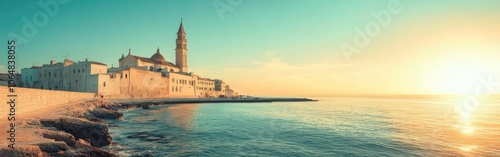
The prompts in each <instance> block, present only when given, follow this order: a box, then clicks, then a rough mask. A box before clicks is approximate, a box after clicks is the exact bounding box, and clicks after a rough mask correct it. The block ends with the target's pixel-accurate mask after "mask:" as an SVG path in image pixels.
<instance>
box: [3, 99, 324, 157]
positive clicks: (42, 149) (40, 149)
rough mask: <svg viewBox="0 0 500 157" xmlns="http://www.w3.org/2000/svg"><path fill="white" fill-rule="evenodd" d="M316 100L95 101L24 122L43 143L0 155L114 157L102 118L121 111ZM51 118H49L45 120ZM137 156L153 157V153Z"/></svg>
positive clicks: (24, 145)
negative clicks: (230, 103)
mask: <svg viewBox="0 0 500 157" xmlns="http://www.w3.org/2000/svg"><path fill="white" fill-rule="evenodd" d="M275 101H288V102H289V101H315V100H312V99H306V98H245V99H242V98H239V99H231V98H225V99H219V98H165V99H108V100H105V99H93V100H88V101H84V102H82V103H79V104H77V106H76V107H75V108H79V109H74V110H72V109H70V108H67V110H65V112H60V113H58V114H55V115H53V116H43V117H41V118H34V119H29V120H25V121H23V122H22V123H23V124H24V125H23V127H22V128H20V129H26V130H30V131H31V132H30V133H31V134H32V135H33V136H34V138H41V139H43V140H39V141H40V142H31V143H29V144H21V145H19V146H16V149H11V148H7V147H2V148H0V156H9V157H23V156H42V157H45V156H55V157H94V156H100V157H114V156H116V155H114V154H113V153H110V152H106V151H104V150H102V149H100V147H103V146H108V145H110V144H111V143H112V137H111V136H110V135H109V132H108V131H109V128H108V125H107V124H106V123H105V122H103V121H102V119H119V118H121V117H123V113H121V112H120V110H121V109H135V108H142V109H149V108H150V107H151V106H153V105H160V104H181V103H225V102H233V103H234V102H242V103H249V102H275ZM46 117H49V118H46ZM137 156H152V155H151V154H146V155H137Z"/></svg>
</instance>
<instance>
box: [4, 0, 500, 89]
mask: <svg viewBox="0 0 500 157" xmlns="http://www.w3.org/2000/svg"><path fill="white" fill-rule="evenodd" d="M44 1H45V0H43V1H42V2H44ZM230 2H234V3H230ZM238 2H239V1H227V0H191V1H174V0H149V1H136V0H120V1H118V0H110V1H100V0H85V1H84V0H72V1H69V2H68V3H67V4H60V5H59V7H58V8H59V10H58V12H56V13H55V14H54V16H53V17H50V16H49V18H48V21H47V23H46V24H45V25H42V26H40V27H37V29H38V30H37V31H36V33H33V34H34V35H33V36H32V37H30V38H27V42H25V43H19V44H18V49H17V59H18V60H17V61H18V67H20V68H27V67H30V66H33V65H42V64H48V63H49V61H50V60H57V61H59V62H60V61H62V60H64V58H65V57H67V58H68V59H70V60H74V61H82V60H85V58H87V56H88V58H89V59H90V60H94V61H98V62H102V63H105V64H108V66H109V67H111V65H114V66H115V67H116V66H117V65H118V59H119V58H120V57H121V55H122V53H124V54H127V53H128V49H132V54H134V55H138V56H144V57H150V56H151V55H153V54H154V53H155V52H156V48H157V47H158V46H159V47H160V49H161V53H162V54H163V55H164V56H165V57H166V59H167V61H170V62H174V63H175V58H174V53H175V51H174V49H175V39H176V32H177V29H178V27H179V23H180V20H181V18H182V19H183V23H184V28H185V30H186V33H187V39H188V49H189V51H188V56H189V57H188V66H189V70H190V71H192V72H193V73H195V74H198V75H201V76H204V77H210V78H220V79H222V80H224V81H225V82H227V83H229V84H230V85H231V86H232V88H233V89H235V90H236V91H239V93H240V94H250V95H293V96H319V95H324V96H326V95H345V94H470V93H474V92H475V89H477V87H479V86H484V83H481V82H484V81H481V80H488V79H490V80H489V81H490V82H495V80H498V81H497V82H500V16H499V15H500V9H498V8H499V7H500V1H498V0H479V1H465V0H463V1H459V0H456V1H433V0H424V1H410V0H401V1H390V0H372V1H361V0H359V1H350V0H337V1H333V0H315V1H308V0H286V1H285V0H242V1H241V3H238ZM398 2H399V3H398ZM51 9H53V8H52V7H51ZM40 12H42V13H44V9H43V7H41V6H40V5H39V4H38V1H32V0H18V1H0V13H1V14H0V19H1V21H2V24H1V25H0V34H2V35H3V36H4V38H5V39H7V38H8V36H9V33H13V34H17V35H19V36H23V33H22V29H23V25H25V23H26V21H27V22H32V21H33V16H34V15H35V16H36V15H39V13H40ZM384 13H388V14H384ZM382 15H387V16H382ZM24 18H25V19H26V20H23V19H24ZM380 19H382V20H380ZM38 20H39V19H38ZM381 21H382V22H381ZM377 26H379V27H377ZM367 27H368V28H369V29H368V32H367V31H366V30H367V29H365V28H367ZM370 31H371V32H370ZM367 33H368V34H371V35H366V36H367V38H364V39H368V41H367V40H364V42H362V43H361V44H359V42H360V41H361V40H359V39H360V37H359V36H360V34H367ZM11 35H12V34H11ZM356 42H358V44H356ZM2 44H3V45H2V47H4V48H5V49H4V52H5V51H6V47H7V43H6V42H2ZM342 45H344V46H342ZM345 45H351V46H353V47H356V49H357V53H350V52H351V51H350V52H347V53H346V51H345ZM356 45H357V46H356ZM350 50H352V49H350ZM4 54H5V53H4ZM66 55H69V56H66ZM63 56H65V57H63ZM6 58H7V57H6V55H4V57H2V60H3V61H2V62H1V63H2V64H1V65H0V72H6V64H5V63H6ZM20 68H18V70H19V71H20ZM497 76H498V77H497ZM489 77H491V78H489ZM496 78H498V79H496ZM498 87H500V86H495V88H494V89H495V90H491V89H493V88H488V90H487V89H486V88H483V90H484V91H488V92H490V91H493V92H494V93H500V92H499V91H500V88H498Z"/></svg>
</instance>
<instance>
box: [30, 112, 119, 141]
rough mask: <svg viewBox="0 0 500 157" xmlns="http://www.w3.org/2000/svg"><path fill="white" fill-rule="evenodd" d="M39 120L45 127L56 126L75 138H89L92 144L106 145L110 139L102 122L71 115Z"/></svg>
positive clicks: (106, 127)
mask: <svg viewBox="0 0 500 157" xmlns="http://www.w3.org/2000/svg"><path fill="white" fill-rule="evenodd" d="M40 122H41V123H42V125H44V126H46V127H56V128H57V129H59V130H63V131H65V132H67V133H70V134H71V135H73V136H74V137H75V139H85V140H89V141H90V144H91V145H92V146H97V147H101V146H107V145H109V144H111V141H112V138H111V136H110V135H109V133H108V125H106V124H104V123H100V122H91V121H87V120H84V119H79V118H73V117H61V118H58V119H42V120H40Z"/></svg>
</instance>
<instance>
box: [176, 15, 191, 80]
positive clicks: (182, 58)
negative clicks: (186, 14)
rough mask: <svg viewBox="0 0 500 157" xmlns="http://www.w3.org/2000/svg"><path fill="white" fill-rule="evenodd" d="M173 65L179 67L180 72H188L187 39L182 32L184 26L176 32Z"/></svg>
mask: <svg viewBox="0 0 500 157" xmlns="http://www.w3.org/2000/svg"><path fill="white" fill-rule="evenodd" d="M175 44H176V46H175V47H176V48H175V65H176V66H177V67H179V69H180V72H188V67H187V51H188V50H187V39H186V32H184V26H182V19H181V25H180V26H179V31H177V40H175Z"/></svg>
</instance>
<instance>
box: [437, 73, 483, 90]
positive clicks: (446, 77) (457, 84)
mask: <svg viewBox="0 0 500 157" xmlns="http://www.w3.org/2000/svg"><path fill="white" fill-rule="evenodd" d="M480 76H481V74H480V72H479V70H478V69H476V68H474V67H456V68H451V69H449V71H445V72H444V73H443V79H442V86H443V87H442V88H443V90H444V91H445V92H446V93H449V94H467V93H470V92H471V91H473V90H474V87H475V86H477V85H478V84H479V83H480V82H479V81H478V78H479V77H480Z"/></svg>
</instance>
